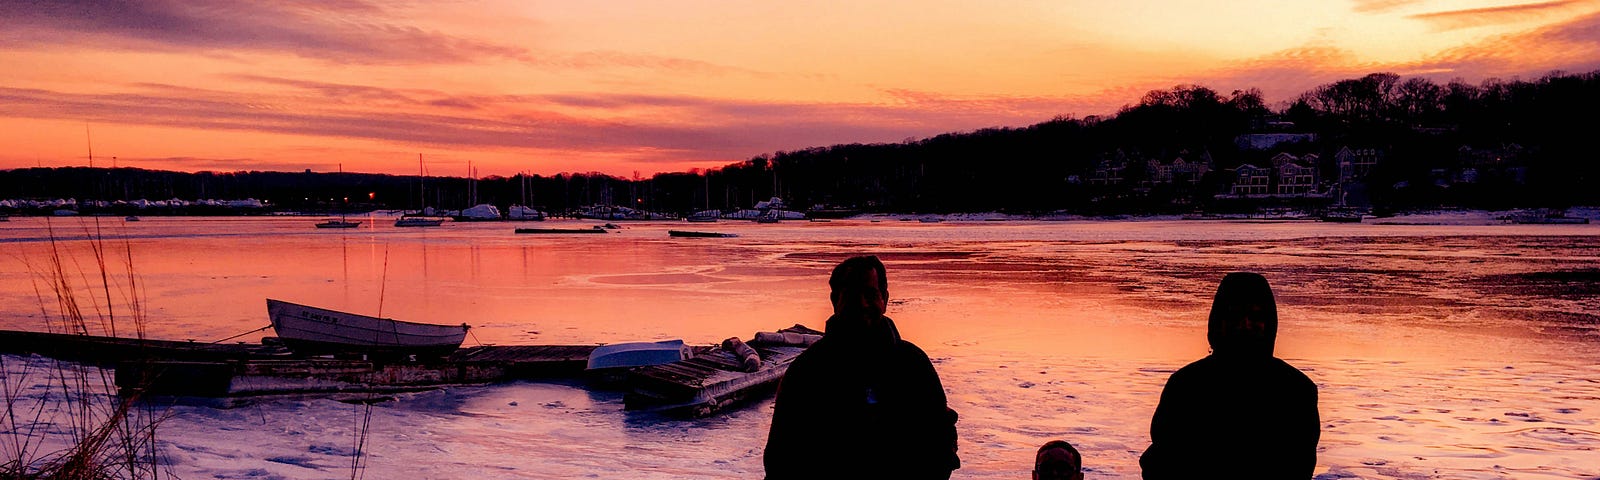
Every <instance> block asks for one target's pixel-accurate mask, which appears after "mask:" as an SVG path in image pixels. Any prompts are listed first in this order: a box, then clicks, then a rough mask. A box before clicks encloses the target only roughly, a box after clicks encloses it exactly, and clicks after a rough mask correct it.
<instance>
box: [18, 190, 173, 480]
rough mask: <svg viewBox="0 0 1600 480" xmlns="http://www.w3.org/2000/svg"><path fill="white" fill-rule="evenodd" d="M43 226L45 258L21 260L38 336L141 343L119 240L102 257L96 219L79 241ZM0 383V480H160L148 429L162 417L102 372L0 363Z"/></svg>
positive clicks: (138, 304) (48, 363)
mask: <svg viewBox="0 0 1600 480" xmlns="http://www.w3.org/2000/svg"><path fill="white" fill-rule="evenodd" d="M47 226H48V227H49V230H48V231H49V237H50V240H49V242H48V249H47V251H45V252H43V253H42V254H37V255H36V257H37V258H30V257H28V256H24V257H23V261H24V263H25V264H26V265H27V267H28V270H29V272H30V273H31V274H32V276H33V289H34V294H35V297H36V298H37V300H38V307H39V312H40V314H41V317H40V318H42V319H43V320H42V321H43V323H44V324H43V325H41V327H42V328H44V329H45V330H46V331H48V332H51V333H72V334H80V335H90V334H95V335H105V336H132V337H134V338H141V339H142V338H144V331H145V315H144V308H143V299H142V289H141V287H140V283H139V276H138V274H137V271H136V269H135V268H134V265H133V252H132V248H131V246H130V245H129V244H128V243H127V242H126V241H124V242H123V243H122V244H120V245H118V246H116V247H119V248H108V245H107V242H106V241H105V240H104V237H103V236H102V234H101V228H102V227H101V226H100V224H99V222H98V219H96V220H95V221H93V223H87V222H86V223H83V224H81V226H82V235H81V236H79V235H75V234H74V235H68V236H65V237H62V236H58V234H57V232H56V230H55V229H54V226H53V225H50V224H47ZM124 238H125V237H124ZM80 240H81V241H80ZM80 245H86V246H87V250H86V251H85V250H84V249H83V248H80ZM127 360H133V361H137V360H138V359H127ZM0 383H3V386H0V395H3V400H4V402H5V406H6V412H5V415H4V416H3V417H0V478H4V479H13V478H19V479H20V478H26V479H154V478H160V477H162V476H163V475H164V472H163V470H162V462H161V458H160V455H158V454H157V450H156V429H157V426H158V425H159V424H160V423H161V420H162V419H164V418H165V416H166V413H165V411H164V410H161V409H158V408H157V407H156V406H154V405H150V404H147V403H145V402H141V401H140V398H139V397H138V395H137V393H136V392H137V389H134V390H130V391H126V392H119V391H118V389H117V386H116V381H115V376H114V371H113V370H111V369H110V368H106V367H105V366H101V365H92V364H87V363H81V362H71V361H65V360H57V359H49V358H43V357H37V356H35V357H29V358H19V357H7V356H0ZM125 393H126V394H125ZM165 476H169V477H170V476H172V475H165Z"/></svg>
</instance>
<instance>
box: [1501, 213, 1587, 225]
mask: <svg viewBox="0 0 1600 480" xmlns="http://www.w3.org/2000/svg"><path fill="white" fill-rule="evenodd" d="M1506 220H1507V221H1508V222H1511V223H1521V224H1545V225H1551V224H1554V225H1583V224H1587V223H1589V219H1587V218H1583V217H1569V216H1567V213H1566V211H1564V210H1554V209H1535V210H1529V211H1525V212H1519V213H1516V214H1513V215H1511V216H1510V217H1508V218H1507V219H1506Z"/></svg>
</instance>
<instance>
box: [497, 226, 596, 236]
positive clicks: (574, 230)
mask: <svg viewBox="0 0 1600 480" xmlns="http://www.w3.org/2000/svg"><path fill="white" fill-rule="evenodd" d="M517 233H553V234H565V233H606V229H605V228H602V227H601V226H599V225H595V226H594V227H591V228H519V229H517Z"/></svg>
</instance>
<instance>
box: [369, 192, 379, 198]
mask: <svg viewBox="0 0 1600 480" xmlns="http://www.w3.org/2000/svg"><path fill="white" fill-rule="evenodd" d="M374 198H378V192H367V200H372V199H374Z"/></svg>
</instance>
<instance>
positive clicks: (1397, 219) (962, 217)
mask: <svg viewBox="0 0 1600 480" xmlns="http://www.w3.org/2000/svg"><path fill="white" fill-rule="evenodd" d="M58 210H60V209H58ZM1528 211H1529V210H1526V209H1513V210H1471V209H1437V210H1419V211H1412V212H1398V213H1395V214H1394V215H1391V216H1384V217H1374V216H1371V215H1367V216H1365V217H1363V219H1362V221H1361V223H1365V224H1369V225H1463V226H1466V225H1500V224H1507V223H1514V222H1512V221H1510V218H1512V217H1514V216H1516V215H1519V214H1525V213H1526V212H1528ZM403 214H405V211H403V210H368V211H346V212H338V211H323V212H308V211H274V210H270V209H235V208H227V207H216V206H203V207H177V208H162V209H142V210H141V209H132V210H130V209H115V210H112V211H98V212H87V213H85V212H76V211H73V213H65V212H56V211H52V210H50V209H30V210H25V211H15V210H12V211H9V212H8V211H6V210H0V216H6V215H8V216H10V217H16V218H29V217H52V218H72V217H96V218H115V217H124V216H142V217H327V216H337V215H347V216H356V215H360V216H366V215H375V216H379V217H386V218H387V217H396V218H398V217H400V216H401V215H403ZM1565 214H1566V218H1577V219H1587V220H1588V221H1589V224H1600V206H1580V207H1572V208H1569V209H1566V211H1565ZM1318 220H1319V219H1318V217H1317V216H1316V215H1314V214H1312V213H1309V212H1299V211H1288V212H1281V213H1249V214H1245V213H1236V214H1208V215H1173V214H1151V215H1139V214H1112V215H1083V214H1074V213H1064V212H1058V213H1041V214H1014V213H1003V212H970V213H893V212H883V213H862V214H856V215H851V216H847V217H842V218H827V219H820V218H819V219H811V221H816V222H830V221H870V222H880V223H881V222H915V223H944V222H952V223H971V222H1074V221H1080V222H1105V221H1136V222H1138V221H1193V222H1208V221H1220V222H1273V223H1277V222H1317V221H1318ZM648 221H653V222H673V221H682V220H681V219H671V220H660V219H657V220H648ZM724 221H729V222H737V221H739V220H738V219H728V220H724ZM805 221H807V220H788V222H791V223H793V222H805Z"/></svg>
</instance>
